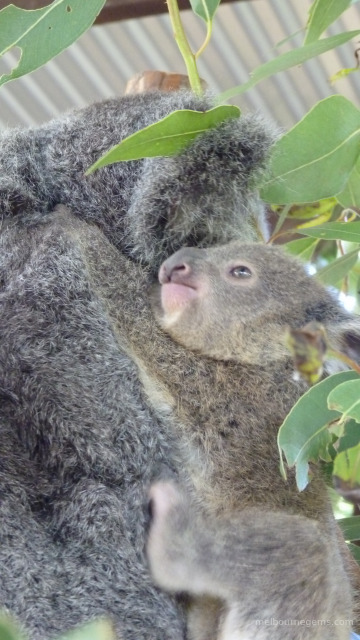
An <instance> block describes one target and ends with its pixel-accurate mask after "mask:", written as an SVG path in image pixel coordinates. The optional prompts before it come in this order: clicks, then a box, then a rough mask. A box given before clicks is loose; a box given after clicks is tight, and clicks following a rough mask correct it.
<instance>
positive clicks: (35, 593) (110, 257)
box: [0, 93, 272, 640]
mask: <svg viewBox="0 0 360 640" xmlns="http://www.w3.org/2000/svg"><path fill="white" fill-rule="evenodd" d="M210 106H212V105H211V100H209V99H208V98H204V99H198V98H194V97H193V96H191V95H190V94H188V93H179V94H161V93H154V94H148V95H138V96H134V97H131V96H129V97H126V98H124V99H121V100H110V101H108V102H105V103H102V104H98V105H93V106H91V107H88V108H87V109H84V110H80V111H78V112H76V113H74V114H70V115H67V116H64V117H62V118H60V119H58V120H55V121H53V122H50V123H49V124H46V125H44V126H42V127H39V128H37V129H30V130H26V131H23V130H16V131H9V132H7V133H5V134H3V135H2V136H1V145H0V218H1V221H2V227H1V235H0V283H1V291H0V331H1V340H0V395H1V405H0V430H1V433H0V450H1V453H0V575H1V579H0V604H1V605H2V606H3V607H5V608H7V609H8V610H9V611H10V613H11V614H12V615H13V616H14V617H15V618H16V619H17V620H18V621H19V622H20V623H21V624H22V625H23V627H24V628H25V629H26V631H27V634H28V635H29V637H30V638H32V639H33V640H49V639H50V638H53V637H55V636H56V635H58V634H59V633H61V632H64V631H65V630H67V629H68V628H70V627H74V626H76V625H79V624H81V623H83V622H85V621H88V620H90V619H92V618H95V617H98V616H103V615H106V616H109V617H110V618H111V619H112V620H113V621H114V625H115V628H116V630H117V633H118V634H120V632H121V633H122V636H123V638H124V640H165V639H166V640H183V638H184V636H185V622H184V615H183V612H182V609H181V606H180V605H179V603H178V602H177V601H176V600H175V599H174V598H173V597H172V596H170V595H168V594H166V593H165V592H163V591H161V590H159V589H158V588H157V587H155V586H154V585H153V580H152V578H151V576H150V574H149V571H148V568H147V563H146V560H145V555H144V547H145V530H146V523H147V512H146V503H147V490H148V487H149V485H150V484H151V482H152V481H153V480H154V479H156V478H157V477H158V476H159V474H160V473H163V472H164V469H165V473H168V472H171V473H172V474H174V475H175V476H177V475H180V476H181V475H182V473H183V469H184V461H183V457H184V452H183V450H182V446H183V443H182V440H181V439H178V436H177V434H176V433H175V432H174V429H173V419H171V420H170V419H169V416H168V415H166V412H168V411H169V407H168V406H167V404H166V402H165V403H164V399H163V395H162V394H160V395H159V403H160V404H161V411H159V407H157V408H156V410H155V409H154V407H153V406H152V404H151V403H150V402H149V400H148V398H147V396H146V394H145V392H144V390H143V384H145V385H147V384H148V383H149V384H150V386H151V376H150V378H149V379H148V378H147V377H146V375H145V373H144V371H142V372H141V382H140V380H139V372H138V367H137V364H136V362H135V361H134V359H133V357H132V356H131V355H129V351H128V347H127V343H126V345H123V338H124V336H122V335H121V334H119V333H118V327H117V329H116V330H115V329H114V327H115V319H114V318H113V317H112V316H111V317H110V312H109V310H108V307H107V305H108V303H109V304H110V303H111V299H112V297H113V300H114V304H115V306H116V307H117V306H118V305H119V304H121V305H122V313H124V314H125V316H126V317H127V319H128V320H131V319H134V317H133V314H134V313H136V309H137V306H136V305H138V303H139V300H142V299H143V297H144V296H145V292H146V291H147V288H148V285H149V283H151V282H152V280H153V278H154V274H156V271H157V269H158V267H159V265H160V263H161V262H162V261H163V260H164V259H165V258H167V257H168V256H169V255H170V254H171V253H172V252H173V251H175V250H177V249H179V247H181V246H182V245H183V244H186V243H187V244H198V245H199V246H206V245H211V244H214V243H216V242H225V241H227V240H230V239H232V238H236V237H241V238H243V239H247V240H255V239H256V238H257V235H258V231H257V227H262V226H263V212H262V206H261V204H260V203H259V200H258V197H257V195H256V192H255V190H254V179H255V178H256V177H257V175H258V174H259V172H261V170H262V168H263V166H264V163H265V160H266V156H267V153H268V149H269V144H270V141H271V137H272V136H271V134H269V132H268V129H267V127H264V125H263V124H262V123H261V122H259V120H257V119H254V118H252V117H242V118H241V119H240V120H239V121H235V120H232V121H228V122H227V123H225V124H223V125H221V126H219V127H218V128H217V129H215V130H213V131H210V132H208V133H206V134H205V135H204V136H202V137H201V138H199V139H198V140H197V141H196V142H195V143H194V145H193V146H192V147H191V148H189V149H187V150H186V151H185V152H184V153H182V154H181V155H180V156H178V157H175V158H165V159H158V158H155V159H150V160H145V161H139V162H132V163H125V164H117V165H114V166H111V167H106V168H104V169H101V170H99V171H97V172H95V173H94V174H93V175H92V176H89V177H85V176H84V171H85V169H86V168H87V167H88V166H89V165H90V164H91V163H92V162H93V161H94V160H96V159H97V158H98V157H99V155H101V153H102V152H104V151H105V150H107V149H108V148H109V147H111V146H112V145H113V144H115V143H117V142H118V141H119V140H120V139H122V138H123V137H125V136H126V135H128V134H129V133H133V132H134V131H135V130H137V129H139V128H141V127H143V126H145V125H148V124H150V123H152V122H154V121H155V120H157V119H158V118H160V117H162V116H165V115H167V114H168V113H169V112H170V111H172V110H174V109H176V108H184V107H190V108H197V109H204V108H207V107H210ZM59 203H63V204H66V205H67V206H68V207H69V209H70V210H71V212H72V214H73V216H74V217H71V216H70V217H69V216H68V217H67V216H65V214H61V213H59V212H57V213H54V214H52V213H51V212H52V210H53V208H54V206H55V205H57V204H59ZM106 239H107V240H106ZM93 241H94V242H95V244H94V245H93V246H90V245H92V243H93ZM89 242H90V245H89ZM89 251H90V253H91V256H90V257H89V255H88V252H89ZM85 253H86V255H85ZM124 256H126V257H127V258H126V259H125V257H124ZM123 259H124V263H123V262H122V260H123ZM88 260H90V262H88ZM90 263H91V265H90ZM94 269H95V271H96V272H98V275H99V278H100V280H98V279H97V275H96V273H95V274H94V273H93V270H94ZM118 269H120V271H118ZM117 271H118V272H117ZM115 272H117V274H116V279H115V281H114V280H113V278H114V276H115ZM129 278H131V280H129ZM95 281H96V282H95ZM114 283H115V286H116V287H118V286H120V289H119V295H118V294H117V293H116V292H115V290H114V289H113V284H114ZM121 283H123V284H124V283H125V284H126V286H125V288H124V287H123V284H121ZM103 285H104V289H102V286H103ZM99 287H100V288H99ZM115 293H116V295H115ZM123 294H124V295H123ZM109 296H110V297H109ZM119 296H120V298H119ZM134 304H135V306H134ZM138 312H139V318H138V319H139V320H141V317H142V315H143V316H144V318H145V317H146V324H144V338H145V337H146V340H150V341H151V340H152V333H153V332H155V333H154V337H155V336H157V329H156V328H155V327H153V323H150V326H149V322H148V318H149V316H148V310H147V308H145V307H144V308H142V307H141V305H140V306H139V309H138ZM164 340H166V344H170V343H171V341H170V339H168V338H167V337H164ZM125 347H126V348H125ZM179 353H181V354H184V353H185V352H184V350H181V351H180V352H179ZM182 357H184V359H183V360H182ZM177 360H178V363H179V371H180V372H182V374H183V375H184V376H185V375H186V374H187V371H188V368H189V367H190V369H192V368H194V367H196V368H197V367H198V358H196V357H194V356H192V355H190V356H185V355H184V356H177ZM181 363H182V364H181ZM199 367H200V370H202V369H203V368H204V367H206V364H205V363H203V361H202V359H200V361H199ZM149 381H150V382H149ZM183 381H184V378H182V379H181V378H179V383H178V387H179V391H180V390H181V388H182V387H183V386H184V385H183ZM147 388H148V387H147ZM182 393H183V390H182ZM204 410H205V407H204ZM175 431H176V430H175ZM166 470H168V471H166ZM184 473H185V471H184ZM185 475H186V473H185Z"/></svg>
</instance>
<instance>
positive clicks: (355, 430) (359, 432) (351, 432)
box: [336, 420, 360, 453]
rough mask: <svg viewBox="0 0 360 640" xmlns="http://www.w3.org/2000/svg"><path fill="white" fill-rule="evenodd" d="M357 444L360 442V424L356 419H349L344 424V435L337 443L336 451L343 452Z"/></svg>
mask: <svg viewBox="0 0 360 640" xmlns="http://www.w3.org/2000/svg"><path fill="white" fill-rule="evenodd" d="M357 444H360V426H359V423H358V422H356V420H349V421H348V422H346V423H345V425H344V435H343V436H341V438H339V440H338V441H337V443H336V451H337V453H341V452H342V451H345V450H346V449H351V448H352V447H356V445H357Z"/></svg>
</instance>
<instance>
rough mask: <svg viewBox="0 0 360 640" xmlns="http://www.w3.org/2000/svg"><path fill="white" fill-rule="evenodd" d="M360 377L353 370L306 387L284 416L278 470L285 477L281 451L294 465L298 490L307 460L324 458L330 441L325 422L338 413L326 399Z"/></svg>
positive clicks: (306, 470) (304, 479)
mask: <svg viewBox="0 0 360 640" xmlns="http://www.w3.org/2000/svg"><path fill="white" fill-rule="evenodd" d="M354 379H359V376H358V374H357V373H355V371H342V372H341V373H336V374H334V375H333V376H330V377H329V378H326V379H325V380H322V381H321V382H319V383H318V384H317V385H315V386H314V387H312V388H311V389H309V391H307V392H306V393H305V394H304V395H303V396H302V397H301V398H300V400H298V402H297V403H296V404H295V406H294V407H293V408H292V410H291V411H290V413H289V415H288V416H287V417H286V418H285V420H284V422H283V424H282V425H281V427H280V429H279V433H278V447H279V452H280V460H281V462H280V465H281V471H282V473H283V475H284V477H286V471H285V466H284V459H283V453H282V452H284V454H285V457H286V461H287V464H288V466H289V467H294V466H295V468H296V482H297V486H298V488H299V490H300V491H302V490H303V489H305V487H306V485H307V484H308V481H309V464H308V463H309V461H310V460H317V459H318V458H319V457H323V458H324V459H327V457H328V455H327V447H328V445H329V444H330V442H331V434H330V432H329V430H328V424H329V422H331V421H332V420H336V419H337V418H339V413H338V412H337V411H333V410H330V409H328V407H327V398H328V395H329V393H330V391H332V389H334V388H335V387H337V386H338V385H339V384H340V383H342V382H344V381H348V380H354Z"/></svg>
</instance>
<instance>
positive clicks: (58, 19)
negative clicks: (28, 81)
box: [0, 0, 105, 86]
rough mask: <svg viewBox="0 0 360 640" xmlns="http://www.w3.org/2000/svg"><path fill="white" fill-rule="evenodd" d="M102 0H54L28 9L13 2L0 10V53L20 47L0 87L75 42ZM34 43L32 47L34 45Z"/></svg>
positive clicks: (43, 62) (35, 67)
mask: <svg viewBox="0 0 360 640" xmlns="http://www.w3.org/2000/svg"><path fill="white" fill-rule="evenodd" d="M104 4H105V0H86V2H84V0H55V2H53V3H52V4H50V5H48V6H47V7H44V8H43V9H36V10H34V11H29V10H25V9H19V8H18V7H15V6H14V5H13V4H10V5H9V6H7V7H5V8H4V9H2V10H1V11H0V24H1V30H0V55H3V54H4V53H6V52H7V51H9V50H10V49H11V48H12V47H20V49H21V52H22V53H21V57H20V60H19V62H18V64H17V66H16V67H15V68H14V69H12V71H11V73H9V74H4V75H2V76H1V77H0V86H1V85H3V84H5V82H9V80H14V79H15V78H19V77H20V76H23V75H24V74H26V73H30V72H31V71H34V70H35V69H38V68H39V67H41V66H42V65H43V64H45V62H48V61H49V60H51V58H54V56H56V55H57V54H58V53H60V52H61V51H63V50H64V49H66V47H68V46H69V45H70V44H72V43H73V42H75V40H77V39H78V38H79V36H81V34H82V33H84V31H86V30H87V29H88V28H89V27H90V26H91V25H92V23H93V22H94V20H95V18H96V16H97V15H98V14H99V12H100V11H101V9H102V7H103V6H104ZM35 43H36V46H34V44H35Z"/></svg>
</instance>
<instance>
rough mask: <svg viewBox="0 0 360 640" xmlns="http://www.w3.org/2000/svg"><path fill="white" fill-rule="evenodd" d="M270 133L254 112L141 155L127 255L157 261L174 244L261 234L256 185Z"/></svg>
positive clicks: (263, 234) (261, 215)
mask: <svg viewBox="0 0 360 640" xmlns="http://www.w3.org/2000/svg"><path fill="white" fill-rule="evenodd" d="M274 139H275V132H274V131H273V130H272V129H271V127H270V126H269V124H268V123H264V121H263V120H262V119H261V118H258V117H254V116H241V117H240V118H239V119H230V120H228V121H226V122H224V123H223V124H221V125H219V126H218V127H216V128H215V129H211V130H209V131H207V132H205V133H203V134H202V135H200V136H199V137H198V138H196V140H195V141H194V142H193V143H192V144H191V146H190V147H188V148H187V149H186V150H185V151H183V152H182V153H181V154H180V155H178V156H175V157H172V158H151V159H149V160H145V162H144V165H143V169H142V175H141V179H140V180H139V181H138V183H137V185H136V187H135V189H134V191H133V194H132V198H131V205H130V208H129V213H128V216H127V239H128V246H132V247H133V250H132V252H133V255H134V256H136V257H139V256H141V257H142V258H144V256H146V261H147V262H149V263H151V264H152V265H153V264H154V263H156V264H157V265H158V264H159V263H160V261H161V260H162V259H163V258H164V257H166V256H168V255H170V254H171V253H173V252H175V251H177V250H178V249H179V248H180V247H181V246H184V245H189V246H194V245H196V246H200V247H201V246H209V245H212V244H214V243H220V244H223V243H226V242H228V241H230V240H234V239H241V240H242V241H243V242H246V241H256V240H259V239H262V238H264V237H266V236H267V228H266V221H265V214H264V206H263V204H262V203H261V201H260V199H259V196H258V193H257V190H256V185H257V183H258V181H259V178H260V176H261V174H262V173H263V172H264V169H265V167H266V162H267V159H268V156H269V150H270V148H271V145H272V143H273V141H274Z"/></svg>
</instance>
